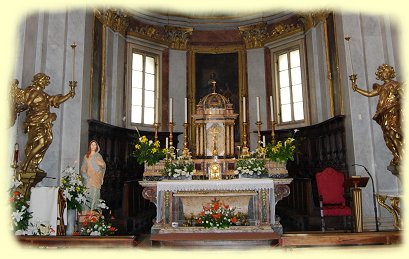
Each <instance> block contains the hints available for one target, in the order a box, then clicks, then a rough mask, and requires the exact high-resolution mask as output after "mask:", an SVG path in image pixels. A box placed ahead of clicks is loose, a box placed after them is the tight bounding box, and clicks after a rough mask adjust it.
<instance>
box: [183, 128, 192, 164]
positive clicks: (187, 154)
mask: <svg viewBox="0 0 409 259" xmlns="http://www.w3.org/2000/svg"><path fill="white" fill-rule="evenodd" d="M183 126H184V130H183V134H184V138H183V151H182V156H183V157H184V158H186V159H190V158H191V157H192V156H191V155H190V150H189V147H188V141H187V132H188V127H189V124H188V123H184V124H183Z"/></svg>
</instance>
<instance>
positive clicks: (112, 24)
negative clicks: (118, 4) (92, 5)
mask: <svg viewBox="0 0 409 259" xmlns="http://www.w3.org/2000/svg"><path fill="white" fill-rule="evenodd" d="M95 15H96V16H97V18H98V19H99V20H100V21H101V22H102V23H103V24H104V25H106V26H108V27H109V28H111V29H112V30H113V31H115V32H119V33H120V34H122V35H124V36H125V34H126V30H127V28H128V25H129V17H128V15H127V14H126V13H125V12H123V11H121V10H119V9H107V10H105V11H99V10H96V11H95Z"/></svg>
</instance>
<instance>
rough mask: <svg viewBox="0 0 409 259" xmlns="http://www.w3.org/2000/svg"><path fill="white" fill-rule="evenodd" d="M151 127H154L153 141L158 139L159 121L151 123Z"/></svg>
mask: <svg viewBox="0 0 409 259" xmlns="http://www.w3.org/2000/svg"><path fill="white" fill-rule="evenodd" d="M153 127H155V141H156V140H158V129H159V123H157V122H155V123H154V124H153Z"/></svg>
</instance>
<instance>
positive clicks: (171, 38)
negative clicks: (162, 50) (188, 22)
mask: <svg viewBox="0 0 409 259" xmlns="http://www.w3.org/2000/svg"><path fill="white" fill-rule="evenodd" d="M165 32H166V40H167V41H168V42H169V47H170V48H172V49H187V46H188V43H189V39H190V37H191V36H192V32H193V28H188V27H185V28H183V27H175V26H165Z"/></svg>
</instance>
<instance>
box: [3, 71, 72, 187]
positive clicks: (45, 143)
mask: <svg viewBox="0 0 409 259" xmlns="http://www.w3.org/2000/svg"><path fill="white" fill-rule="evenodd" d="M49 84H50V77H49V76H47V75H46V74H44V73H37V74H36V75H34V77H33V79H32V84H31V85H29V86H27V88H25V89H22V88H20V87H18V81H17V80H14V81H13V83H12V89H11V99H12V105H13V106H14V107H12V113H13V114H12V118H14V119H15V118H16V116H17V114H18V113H21V112H24V111H26V118H25V121H24V124H23V128H24V133H27V134H28V136H27V143H26V146H25V150H24V153H25V158H24V160H23V161H22V163H21V165H20V169H19V174H20V175H21V178H22V181H23V184H25V188H29V187H30V185H34V184H36V183H37V182H39V181H41V180H42V178H43V177H45V175H46V174H45V172H44V171H43V170H41V169H40V168H39V164H40V163H41V161H42V160H43V158H44V155H45V152H46V151H47V149H48V147H49V146H50V145H51V142H52V140H53V134H52V126H53V124H52V123H53V121H55V119H56V118H57V115H56V114H55V113H52V112H50V108H51V107H55V108H58V107H59V106H60V104H62V103H63V102H65V101H67V100H68V99H69V98H73V97H74V96H75V87H76V84H77V82H76V81H70V87H71V90H70V91H69V92H68V93H67V94H66V95H61V94H58V95H49V94H47V93H46V92H44V89H45V87H46V86H48V85H49ZM14 123H15V121H13V124H14Z"/></svg>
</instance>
